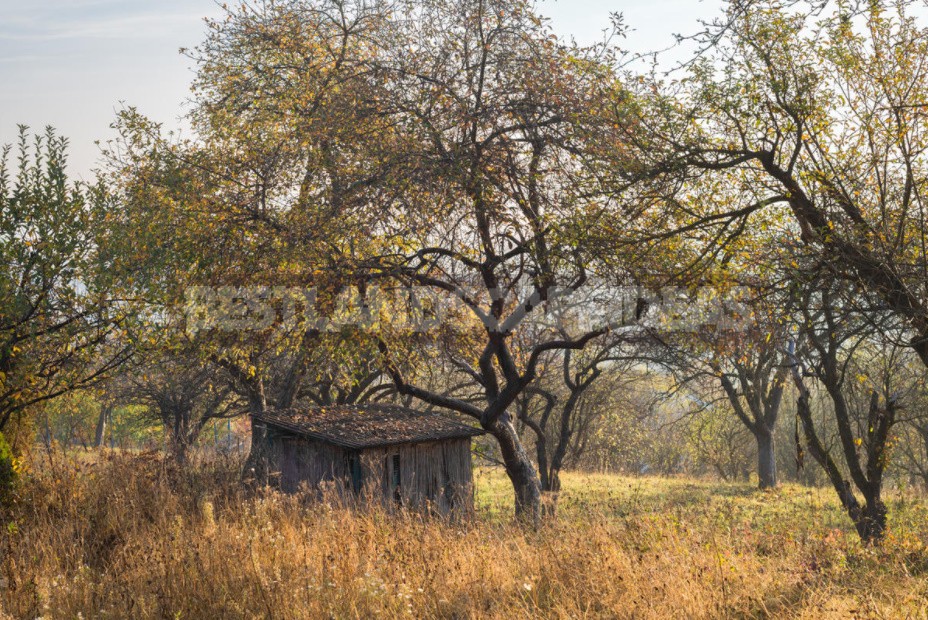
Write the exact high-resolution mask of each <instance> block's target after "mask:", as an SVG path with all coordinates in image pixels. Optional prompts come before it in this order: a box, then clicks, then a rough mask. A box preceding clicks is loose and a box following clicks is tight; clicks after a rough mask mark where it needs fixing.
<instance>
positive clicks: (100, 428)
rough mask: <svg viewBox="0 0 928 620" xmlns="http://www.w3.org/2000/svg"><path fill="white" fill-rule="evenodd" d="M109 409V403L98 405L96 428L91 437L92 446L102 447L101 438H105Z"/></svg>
mask: <svg viewBox="0 0 928 620" xmlns="http://www.w3.org/2000/svg"><path fill="white" fill-rule="evenodd" d="M110 409H111V407H110V406H109V405H103V406H102V407H100V416H99V417H98V418H97V430H96V432H95V433H94V437H93V447H94V448H102V447H103V440H104V439H105V438H106V423H107V420H109V417H110Z"/></svg>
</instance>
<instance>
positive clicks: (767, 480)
mask: <svg viewBox="0 0 928 620" xmlns="http://www.w3.org/2000/svg"><path fill="white" fill-rule="evenodd" d="M754 438H755V439H756V440H757V486H758V487H759V488H761V489H772V488H773V487H775V486H777V458H776V449H775V441H774V437H773V431H771V430H770V429H768V428H760V429H757V431H755V433H754Z"/></svg>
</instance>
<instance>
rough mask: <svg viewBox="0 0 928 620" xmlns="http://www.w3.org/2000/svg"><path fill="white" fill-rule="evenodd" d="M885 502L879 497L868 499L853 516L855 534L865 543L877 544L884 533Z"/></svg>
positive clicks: (881, 539)
mask: <svg viewBox="0 0 928 620" xmlns="http://www.w3.org/2000/svg"><path fill="white" fill-rule="evenodd" d="M886 512H887V510H886V504H884V503H883V502H882V500H880V498H879V497H876V498H873V499H868V500H867V502H866V503H865V504H864V506H863V508H862V509H861V510H859V511H858V514H857V516H856V518H854V515H851V516H852V518H854V526H855V527H856V528H857V534H858V535H859V536H860V540H862V541H863V542H864V543H865V544H868V545H879V544H880V543H881V542H882V541H883V537H884V536H885V535H886Z"/></svg>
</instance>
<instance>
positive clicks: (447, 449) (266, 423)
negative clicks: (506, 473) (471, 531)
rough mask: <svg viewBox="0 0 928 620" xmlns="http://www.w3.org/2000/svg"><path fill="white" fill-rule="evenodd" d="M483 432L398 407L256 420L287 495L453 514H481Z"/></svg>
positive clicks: (273, 475) (265, 453) (264, 452)
mask: <svg viewBox="0 0 928 620" xmlns="http://www.w3.org/2000/svg"><path fill="white" fill-rule="evenodd" d="M482 433H483V431H482V430H480V429H478V428H475V427H473V426H470V425H467V424H465V423H463V422H462V421H460V420H458V419H456V418H454V417H452V416H450V415H448V414H443V413H434V412H433V413H423V412H421V411H415V410H413V409H408V408H405V407H399V406H395V405H363V406H346V405H337V406H330V407H314V408H309V409H304V410H285V411H269V412H266V413H263V414H260V415H255V416H253V417H252V441H253V442H257V444H258V445H257V446H255V447H256V448H257V450H256V454H257V455H258V457H257V458H259V459H261V460H263V461H264V462H263V463H261V465H262V467H261V469H262V470H264V471H266V472H268V473H269V479H270V480H271V481H273V482H274V483H276V484H277V485H278V486H279V487H280V488H281V489H282V490H283V491H286V492H294V491H297V490H299V489H301V488H304V489H309V490H315V491H316V492H318V493H322V492H333V491H334V492H336V493H338V494H340V495H342V496H344V497H348V498H358V499H363V500H365V501H370V500H375V501H382V502H384V503H385V504H388V505H402V506H405V507H409V508H416V509H425V510H429V511H432V512H437V513H440V514H445V515H447V514H450V513H460V512H467V511H470V510H472V509H473V472H472V463H471V438H472V437H474V436H476V435H480V434H482Z"/></svg>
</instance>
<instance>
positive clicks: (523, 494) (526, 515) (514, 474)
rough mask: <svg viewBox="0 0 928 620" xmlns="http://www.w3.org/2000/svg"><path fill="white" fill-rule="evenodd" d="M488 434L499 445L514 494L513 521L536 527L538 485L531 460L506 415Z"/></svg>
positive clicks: (538, 511) (538, 499)
mask: <svg viewBox="0 0 928 620" xmlns="http://www.w3.org/2000/svg"><path fill="white" fill-rule="evenodd" d="M486 430H488V431H489V432H490V433H491V434H492V435H493V437H495V438H496V441H497V442H498V443H499V449H500V454H501V455H502V457H503V463H504V464H505V466H506V475H507V476H509V480H510V481H511V482H512V487H513V490H514V491H515V513H516V519H517V520H518V521H520V522H522V523H525V524H528V525H531V526H533V527H538V525H539V524H540V523H541V484H540V483H539V480H538V473H537V472H536V471H535V466H534V465H532V459H531V457H530V456H529V454H528V452H527V451H526V450H525V447H524V446H523V445H522V441H521V440H520V439H519V435H518V433H517V432H516V429H515V426H513V424H512V420H511V419H510V417H509V416H508V414H504V415H503V416H501V417H500V418H499V419H498V420H496V422H494V423H493V424H492V425H491V426H490V428H488V429H486Z"/></svg>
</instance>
